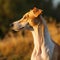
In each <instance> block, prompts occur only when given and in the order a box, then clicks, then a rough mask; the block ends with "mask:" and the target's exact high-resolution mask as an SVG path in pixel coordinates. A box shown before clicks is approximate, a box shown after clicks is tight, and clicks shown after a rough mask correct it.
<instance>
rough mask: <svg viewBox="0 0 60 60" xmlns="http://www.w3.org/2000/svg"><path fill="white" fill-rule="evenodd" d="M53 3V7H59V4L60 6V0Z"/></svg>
mask: <svg viewBox="0 0 60 60" xmlns="http://www.w3.org/2000/svg"><path fill="white" fill-rule="evenodd" d="M52 1H53V6H54V7H57V6H58V4H60V0H52Z"/></svg>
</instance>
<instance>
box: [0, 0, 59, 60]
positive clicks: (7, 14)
mask: <svg viewBox="0 0 60 60" xmlns="http://www.w3.org/2000/svg"><path fill="white" fill-rule="evenodd" d="M33 7H37V8H40V9H42V10H43V14H42V15H43V17H44V18H45V20H46V22H47V26H48V30H49V32H50V35H51V38H52V39H53V40H54V42H56V43H57V44H58V45H60V0H0V60H30V56H31V53H32V50H33V37H32V34H31V32H29V31H24V30H22V31H20V32H17V33H16V32H11V31H10V27H9V25H10V24H11V23H12V22H14V21H16V20H18V19H20V18H21V17H22V16H23V15H24V14H25V13H26V12H28V11H29V10H30V9H32V8H33ZM26 33H27V34H26ZM27 37H28V38H27Z"/></svg>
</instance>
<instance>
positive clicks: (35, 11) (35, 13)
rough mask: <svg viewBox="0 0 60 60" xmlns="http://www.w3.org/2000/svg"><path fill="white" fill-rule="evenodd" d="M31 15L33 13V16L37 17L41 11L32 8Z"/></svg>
mask: <svg viewBox="0 0 60 60" xmlns="http://www.w3.org/2000/svg"><path fill="white" fill-rule="evenodd" d="M33 13H34V16H35V17H37V16H38V15H40V14H41V13H42V10H41V9H38V8H36V7H34V8H33Z"/></svg>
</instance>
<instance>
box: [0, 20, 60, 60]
mask: <svg viewBox="0 0 60 60" xmlns="http://www.w3.org/2000/svg"><path fill="white" fill-rule="evenodd" d="M47 26H48V30H49V33H50V36H51V38H52V40H53V41H54V42H56V43H57V44H58V45H60V27H59V26H60V24H56V23H55V22H53V21H52V22H50V23H47ZM32 50H33V37H32V34H31V32H29V31H27V30H26V31H23V30H22V31H20V32H17V33H14V34H13V33H12V32H9V33H8V34H6V36H5V37H4V39H3V40H0V60H30V56H31V53H32Z"/></svg>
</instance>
